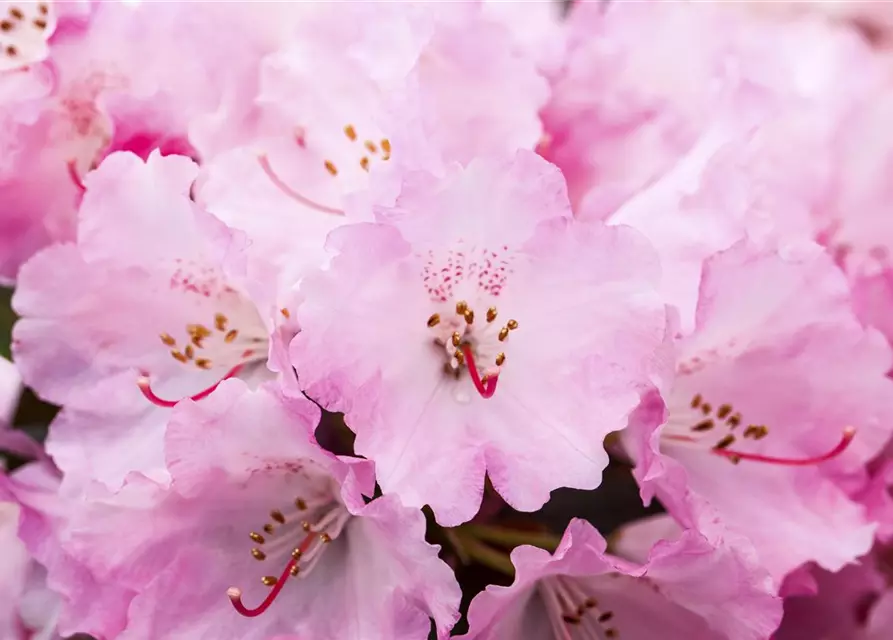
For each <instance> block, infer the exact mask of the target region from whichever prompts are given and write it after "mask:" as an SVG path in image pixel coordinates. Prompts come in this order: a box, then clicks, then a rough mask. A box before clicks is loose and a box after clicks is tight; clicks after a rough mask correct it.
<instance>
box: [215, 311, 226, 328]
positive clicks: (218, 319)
mask: <svg viewBox="0 0 893 640" xmlns="http://www.w3.org/2000/svg"><path fill="white" fill-rule="evenodd" d="M226 323H227V317H226V316H225V315H223V314H222V313H215V314H214V326H215V327H216V328H217V331H226Z"/></svg>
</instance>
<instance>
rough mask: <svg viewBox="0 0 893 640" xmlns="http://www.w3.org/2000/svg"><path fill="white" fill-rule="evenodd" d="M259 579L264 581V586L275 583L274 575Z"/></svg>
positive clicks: (270, 585)
mask: <svg viewBox="0 0 893 640" xmlns="http://www.w3.org/2000/svg"><path fill="white" fill-rule="evenodd" d="M260 581H261V582H263V583H264V586H267V587H272V586H273V585H274V584H276V576H264V577H263V578H261V579H260Z"/></svg>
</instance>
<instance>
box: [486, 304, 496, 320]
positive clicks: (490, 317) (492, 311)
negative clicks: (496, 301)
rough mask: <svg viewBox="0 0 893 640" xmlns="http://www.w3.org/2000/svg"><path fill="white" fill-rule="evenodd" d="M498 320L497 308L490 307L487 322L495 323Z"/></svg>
mask: <svg viewBox="0 0 893 640" xmlns="http://www.w3.org/2000/svg"><path fill="white" fill-rule="evenodd" d="M494 320H496V307H490V308H489V309H487V322H493V321H494Z"/></svg>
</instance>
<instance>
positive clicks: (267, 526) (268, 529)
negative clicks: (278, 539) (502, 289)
mask: <svg viewBox="0 0 893 640" xmlns="http://www.w3.org/2000/svg"><path fill="white" fill-rule="evenodd" d="M275 530H276V529H274V528H273V525H271V524H265V525H264V531H266V532H267V535H273V532H274V531H275Z"/></svg>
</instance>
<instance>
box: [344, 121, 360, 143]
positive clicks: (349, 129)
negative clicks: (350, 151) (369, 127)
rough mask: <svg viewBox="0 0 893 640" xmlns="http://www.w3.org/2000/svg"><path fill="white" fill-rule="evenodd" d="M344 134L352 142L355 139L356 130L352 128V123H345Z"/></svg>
mask: <svg viewBox="0 0 893 640" xmlns="http://www.w3.org/2000/svg"><path fill="white" fill-rule="evenodd" d="M344 135H346V136H347V139H348V140H350V141H351V142H353V141H354V140H356V139H357V130H356V129H354V126H353V125H352V124H348V125H345V127H344Z"/></svg>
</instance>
